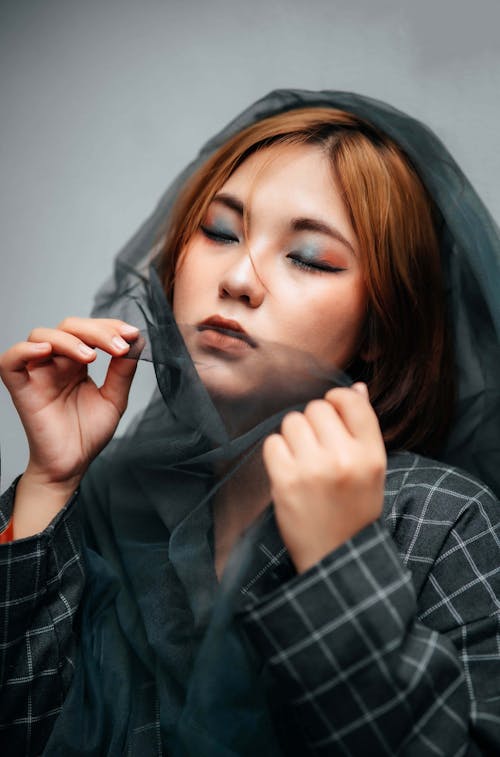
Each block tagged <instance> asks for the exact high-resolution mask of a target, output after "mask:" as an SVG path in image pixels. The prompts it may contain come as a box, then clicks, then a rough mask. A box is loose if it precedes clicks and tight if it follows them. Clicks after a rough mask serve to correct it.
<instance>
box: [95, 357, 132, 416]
mask: <svg viewBox="0 0 500 757" xmlns="http://www.w3.org/2000/svg"><path fill="white" fill-rule="evenodd" d="M136 370H137V360H135V359H134V358H126V357H125V358H124V357H113V358H111V360H110V362H109V366H108V370H107V372H106V378H105V380H104V383H103V385H102V386H101V388H100V390H99V391H100V393H101V396H102V397H103V398H104V399H105V400H108V401H109V402H112V403H113V405H114V406H115V407H116V409H117V410H118V412H119V413H120V415H123V413H124V412H125V409H126V407H127V401H128V394H129V391H130V387H131V384H132V380H133V378H134V374H135V372H136Z"/></svg>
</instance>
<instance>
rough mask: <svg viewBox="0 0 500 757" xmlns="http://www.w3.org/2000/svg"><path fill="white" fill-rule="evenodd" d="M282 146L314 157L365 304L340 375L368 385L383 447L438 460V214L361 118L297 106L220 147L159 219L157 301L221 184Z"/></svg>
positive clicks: (446, 397) (447, 417)
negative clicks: (360, 277)
mask: <svg viewBox="0 0 500 757" xmlns="http://www.w3.org/2000/svg"><path fill="white" fill-rule="evenodd" d="M290 144H311V145H316V146H320V147H322V148H323V149H324V153H325V160H328V161H329V162H330V165H331V168H332V173H333V175H334V177H335V179H336V182H337V185H338V186H339V187H340V190H341V192H342V195H343V200H344V203H345V206H346V208H347V210H348V213H349V216H350V221H351V224H352V227H353V230H354V232H355V234H356V237H357V240H358V244H359V249H360V253H361V266H362V270H363V274H364V279H365V284H366V289H367V296H368V304H367V314H366V320H365V324H364V337H363V347H362V349H361V350H360V355H359V356H357V358H356V359H355V360H354V362H353V363H352V364H351V365H350V366H349V367H348V370H349V373H350V375H351V377H352V378H353V379H356V380H363V381H365V382H366V383H367V385H368V389H369V393H370V399H371V402H372V404H373V407H374V409H375V412H376V413H377V416H378V419H379V422H380V425H381V428H382V433H383V436H384V441H385V444H386V447H387V449H389V450H390V449H409V450H414V451H417V452H421V453H424V454H433V453H436V452H437V451H438V450H439V448H440V446H441V445H442V442H443V439H444V437H445V435H446V432H447V430H448V427H449V424H450V421H451V417H452V413H453V406H454V382H453V366H454V361H453V355H452V346H451V337H450V333H449V330H448V327H447V314H446V300H445V293H444V284H443V275H442V269H441V261H440V248H439V240H438V231H437V228H438V213H437V210H436V209H435V207H434V205H433V202H432V199H431V197H430V195H429V194H428V192H427V190H426V189H425V186H424V185H423V182H422V181H421V179H420V177H419V176H418V174H417V171H416V170H415V168H414V166H413V165H412V163H411V161H410V160H409V158H408V157H407V156H406V154H405V153H404V152H403V150H402V149H401V148H400V147H399V146H398V145H397V144H396V143H395V142H394V141H393V140H391V139H390V138H389V137H387V136H386V135H385V134H384V133H382V132H381V131H379V130H378V129H377V128H375V127H374V126H373V125H371V124H370V123H368V122H367V121H365V120H363V119H361V118H359V117H357V116H355V115H353V114H352V113H348V112H345V111H342V110H337V109H334V108H321V107H312V108H300V109H297V110H290V111H287V112H286V113H282V114H278V115H275V116H271V117H269V118H265V119H263V120H261V121H258V122H257V123H255V124H252V125H251V126H248V127H247V128H245V129H243V130H242V131H241V132H239V133H237V134H235V135H234V136H232V137H231V138H230V139H228V141H227V142H225V143H224V144H223V145H222V146H221V147H220V148H219V149H218V150H217V151H216V152H215V153H214V154H212V155H211V156H210V157H209V158H208V160H207V161H206V162H205V163H204V164H203V165H202V166H201V168H199V169H198V170H197V171H196V172H195V173H194V174H193V175H192V176H191V178H190V179H189V180H188V181H187V183H186V184H185V185H184V187H183V189H182V190H181V192H180V194H179V196H178V198H177V201H176V203H175V205H174V207H173V209H172V212H171V214H170V217H169V219H168V229H167V232H166V234H165V237H164V241H163V243H162V248H161V252H160V259H159V260H160V262H159V271H160V276H161V278H162V281H163V285H164V287H165V291H166V293H167V297H168V298H169V299H170V301H171V299H172V293H173V287H174V282H175V270H176V265H177V262H178V260H179V257H180V255H181V253H182V251H183V250H184V249H185V248H186V245H188V243H189V242H190V240H191V238H192V236H193V234H195V232H197V231H198V229H199V227H200V225H201V224H202V222H203V219H204V216H205V214H206V212H207V210H208V206H209V204H210V202H211V201H212V199H213V197H214V195H215V194H216V193H217V192H218V191H219V190H220V188H221V187H222V185H223V184H224V183H225V182H226V181H227V179H228V178H229V177H230V176H231V174H232V173H233V172H234V171H235V170H236V169H237V168H238V166H239V165H241V163H242V162H243V161H244V160H245V159H246V158H247V157H249V156H250V155H251V154H252V153H254V152H256V151H257V150H261V149H264V148H267V147H271V146H278V145H281V146H283V148H286V146H287V145H290Z"/></svg>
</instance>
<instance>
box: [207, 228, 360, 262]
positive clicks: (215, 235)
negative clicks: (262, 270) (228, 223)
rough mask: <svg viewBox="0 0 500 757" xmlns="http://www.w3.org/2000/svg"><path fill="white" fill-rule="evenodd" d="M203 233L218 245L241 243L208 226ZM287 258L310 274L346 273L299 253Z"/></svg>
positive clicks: (291, 254) (236, 238)
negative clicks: (311, 260)
mask: <svg viewBox="0 0 500 757" xmlns="http://www.w3.org/2000/svg"><path fill="white" fill-rule="evenodd" d="M200 228H201V231H202V233H203V234H204V235H205V236H206V237H207V238H208V239H210V240H211V241H212V242H216V243H217V244H234V243H235V242H236V243H237V242H239V241H240V240H239V239H238V237H232V236H229V234H223V233H221V232H219V231H213V230H212V229H209V228H208V227H207V226H201V227H200ZM287 258H288V259H289V260H291V261H292V264H293V265H294V266H295V267H296V268H299V269H300V270H302V271H307V272H308V273H340V271H344V270H345V269H344V268H339V267H336V266H329V265H325V264H322V263H312V262H310V261H306V260H303V259H302V258H301V257H299V256H298V255H297V253H290V254H289V255H287Z"/></svg>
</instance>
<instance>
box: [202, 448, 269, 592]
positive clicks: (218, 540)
mask: <svg viewBox="0 0 500 757" xmlns="http://www.w3.org/2000/svg"><path fill="white" fill-rule="evenodd" d="M225 472H226V471H225V470H219V471H218V473H219V474H220V475H223V474H224V473H225ZM270 501H271V492H270V485H269V479H268V477H267V473H266V470H265V467H264V463H263V461H262V448H261V445H259V446H258V447H257V449H256V450H255V451H254V452H253V453H252V454H251V455H250V456H249V458H248V459H247V460H245V462H244V463H242V464H241V465H240V467H239V468H238V470H237V471H236V472H235V473H234V474H233V475H232V476H231V477H230V478H229V479H228V480H227V481H226V482H225V483H224V484H223V485H222V486H221V488H220V489H219V490H218V491H217V493H216V495H215V499H214V504H213V513H214V534H215V568H216V573H217V575H218V577H219V578H220V576H221V575H222V571H223V569H224V566H225V564H226V561H227V558H228V556H229V553H230V551H231V550H232V548H233V546H234V545H235V544H236V542H237V541H238V539H239V538H240V536H241V535H242V534H243V532H244V531H245V530H246V529H247V528H248V527H249V525H250V524H251V523H252V522H253V521H254V520H255V519H256V518H257V517H258V516H259V515H260V513H262V512H263V511H264V510H265V508H266V507H267V505H268V504H269V503H270Z"/></svg>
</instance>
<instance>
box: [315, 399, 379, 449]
mask: <svg viewBox="0 0 500 757" xmlns="http://www.w3.org/2000/svg"><path fill="white" fill-rule="evenodd" d="M325 399H326V400H327V401H328V402H330V404H331V405H332V407H333V408H334V409H335V410H336V411H337V413H338V415H339V417H340V418H341V420H342V421H343V423H344V425H345V427H346V429H347V430H348V431H349V433H350V434H351V435H352V436H353V437H355V438H357V439H371V438H373V436H374V435H377V436H380V437H381V432H380V425H379V422H378V418H377V416H376V414H375V411H374V409H373V407H372V406H371V404H370V402H369V400H368V398H367V397H366V396H364V395H363V393H362V392H360V391H353V389H351V388H349V389H348V388H345V387H342V388H336V389H330V391H329V392H327V393H326V395H325Z"/></svg>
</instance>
